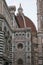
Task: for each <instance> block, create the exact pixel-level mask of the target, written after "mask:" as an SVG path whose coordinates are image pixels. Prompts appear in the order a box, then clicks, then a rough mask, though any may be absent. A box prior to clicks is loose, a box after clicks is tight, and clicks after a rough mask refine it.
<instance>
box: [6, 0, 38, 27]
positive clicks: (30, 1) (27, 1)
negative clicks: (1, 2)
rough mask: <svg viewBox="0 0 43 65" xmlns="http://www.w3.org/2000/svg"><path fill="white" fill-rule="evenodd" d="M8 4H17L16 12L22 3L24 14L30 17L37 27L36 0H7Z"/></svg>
mask: <svg viewBox="0 0 43 65" xmlns="http://www.w3.org/2000/svg"><path fill="white" fill-rule="evenodd" d="M6 2H7V4H8V6H10V5H15V6H16V12H17V9H18V7H19V5H20V3H21V5H22V8H23V12H24V14H25V15H26V16H27V17H28V18H30V19H31V20H32V21H33V22H34V24H35V26H36V27H37V4H36V3H37V2H36V0H6Z"/></svg>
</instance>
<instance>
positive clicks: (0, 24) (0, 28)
mask: <svg viewBox="0 0 43 65" xmlns="http://www.w3.org/2000/svg"><path fill="white" fill-rule="evenodd" d="M0 31H2V21H0Z"/></svg>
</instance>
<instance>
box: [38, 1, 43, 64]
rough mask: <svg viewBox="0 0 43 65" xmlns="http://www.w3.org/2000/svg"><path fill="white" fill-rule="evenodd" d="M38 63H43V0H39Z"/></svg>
mask: <svg viewBox="0 0 43 65" xmlns="http://www.w3.org/2000/svg"><path fill="white" fill-rule="evenodd" d="M37 19H38V20H37V22H38V34H37V35H38V65H43V59H42V57H43V0H37Z"/></svg>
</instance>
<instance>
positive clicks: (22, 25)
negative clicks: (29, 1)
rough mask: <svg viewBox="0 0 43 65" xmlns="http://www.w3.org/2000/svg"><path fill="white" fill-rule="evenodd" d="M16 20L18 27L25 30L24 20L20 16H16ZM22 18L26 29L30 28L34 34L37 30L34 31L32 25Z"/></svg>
mask: <svg viewBox="0 0 43 65" xmlns="http://www.w3.org/2000/svg"><path fill="white" fill-rule="evenodd" d="M16 18H17V23H18V24H19V27H20V28H25V26H24V20H23V18H22V16H21V15H17V16H16ZM24 18H25V23H26V27H30V28H31V31H32V32H36V31H37V30H36V27H35V25H34V23H33V22H32V21H31V20H30V19H29V18H28V17H26V16H24Z"/></svg>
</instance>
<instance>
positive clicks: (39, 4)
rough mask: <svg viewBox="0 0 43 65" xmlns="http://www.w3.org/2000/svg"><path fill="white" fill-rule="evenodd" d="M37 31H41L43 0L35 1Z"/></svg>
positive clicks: (42, 26)
mask: <svg viewBox="0 0 43 65" xmlns="http://www.w3.org/2000/svg"><path fill="white" fill-rule="evenodd" d="M37 17H38V20H37V21H38V31H43V0H37Z"/></svg>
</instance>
